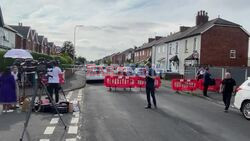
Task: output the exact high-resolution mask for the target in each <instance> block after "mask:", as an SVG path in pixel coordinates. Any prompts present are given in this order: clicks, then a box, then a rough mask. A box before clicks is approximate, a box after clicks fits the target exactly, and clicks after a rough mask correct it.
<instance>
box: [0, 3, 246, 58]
mask: <svg viewBox="0 0 250 141" xmlns="http://www.w3.org/2000/svg"><path fill="white" fill-rule="evenodd" d="M0 5H1V8H2V11H3V14H4V15H3V16H4V21H5V22H6V23H8V24H17V23H18V22H23V24H24V25H30V26H31V27H32V28H34V29H36V31H37V32H38V33H39V34H41V35H45V36H46V37H48V39H49V41H53V42H55V43H56V44H58V45H62V43H63V42H64V41H66V40H71V41H73V35H74V34H73V33H74V26H75V25H79V24H81V25H84V27H83V28H78V29H77V34H76V45H77V55H82V56H85V57H86V58H87V59H90V60H93V59H99V58H101V57H103V56H106V55H108V54H111V53H114V52H118V51H123V50H125V49H127V48H131V47H133V46H134V45H136V46H140V45H142V44H143V43H145V42H147V39H148V38H149V37H154V36H156V35H160V36H166V35H167V34H169V33H170V32H176V31H178V30H179V26H181V25H186V26H193V25H194V24H195V16H196V12H197V11H198V10H201V9H202V10H206V11H207V12H208V14H209V17H210V19H213V18H216V17H218V15H220V17H222V18H224V19H227V20H230V21H232V22H236V23H238V24H241V25H242V26H243V27H244V28H245V29H246V30H248V31H250V23H249V22H248V21H247V20H246V19H247V17H249V14H250V5H249V0H237V1H235V0H220V1H218V0H72V1H69V0H35V1H34V0H22V1H21V0H1V1H0Z"/></svg>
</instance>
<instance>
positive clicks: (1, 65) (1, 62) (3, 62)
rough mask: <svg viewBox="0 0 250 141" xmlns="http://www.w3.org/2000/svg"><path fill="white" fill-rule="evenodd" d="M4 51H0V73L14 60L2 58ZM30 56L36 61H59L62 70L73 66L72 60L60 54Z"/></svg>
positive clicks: (34, 54) (35, 54) (33, 53)
mask: <svg viewBox="0 0 250 141" xmlns="http://www.w3.org/2000/svg"><path fill="white" fill-rule="evenodd" d="M5 53H6V51H4V50H0V71H3V70H4V69H5V68H6V67H8V66H11V65H12V64H13V62H14V60H15V59H11V58H4V57H3V56H4V54H5ZM31 55H32V56H33V59H35V60H38V59H39V58H44V59H47V60H59V61H60V63H61V66H62V67H63V68H67V67H70V66H71V64H73V60H72V59H71V58H70V57H69V56H68V55H67V54H62V55H60V56H49V55H45V54H41V53H35V52H32V53H31Z"/></svg>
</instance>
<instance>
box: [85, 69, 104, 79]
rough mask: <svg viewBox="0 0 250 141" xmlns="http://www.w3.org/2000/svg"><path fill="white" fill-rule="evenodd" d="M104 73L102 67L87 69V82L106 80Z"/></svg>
mask: <svg viewBox="0 0 250 141" xmlns="http://www.w3.org/2000/svg"><path fill="white" fill-rule="evenodd" d="M104 77H105V76H104V71H103V67H102V66H91V67H88V68H87V74H86V80H87V81H89V80H104Z"/></svg>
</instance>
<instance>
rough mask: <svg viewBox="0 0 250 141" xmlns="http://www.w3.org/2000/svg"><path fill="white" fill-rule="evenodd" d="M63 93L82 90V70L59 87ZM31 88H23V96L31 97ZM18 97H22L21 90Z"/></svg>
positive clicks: (83, 79) (83, 77)
mask: <svg viewBox="0 0 250 141" xmlns="http://www.w3.org/2000/svg"><path fill="white" fill-rule="evenodd" d="M61 86H62V88H63V90H64V92H69V91H73V90H77V89H80V88H83V87H84V86H85V72H84V71H82V70H78V71H76V72H75V74H74V75H73V76H71V77H69V78H67V79H66V80H65V83H64V84H62V85H61ZM32 94H33V88H32V87H25V95H26V96H32ZM20 95H21V96H22V95H23V89H22V88H20Z"/></svg>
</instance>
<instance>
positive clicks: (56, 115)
mask: <svg viewBox="0 0 250 141" xmlns="http://www.w3.org/2000/svg"><path fill="white" fill-rule="evenodd" d="M54 116H55V117H58V114H54ZM60 116H61V117H62V116H63V114H60Z"/></svg>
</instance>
